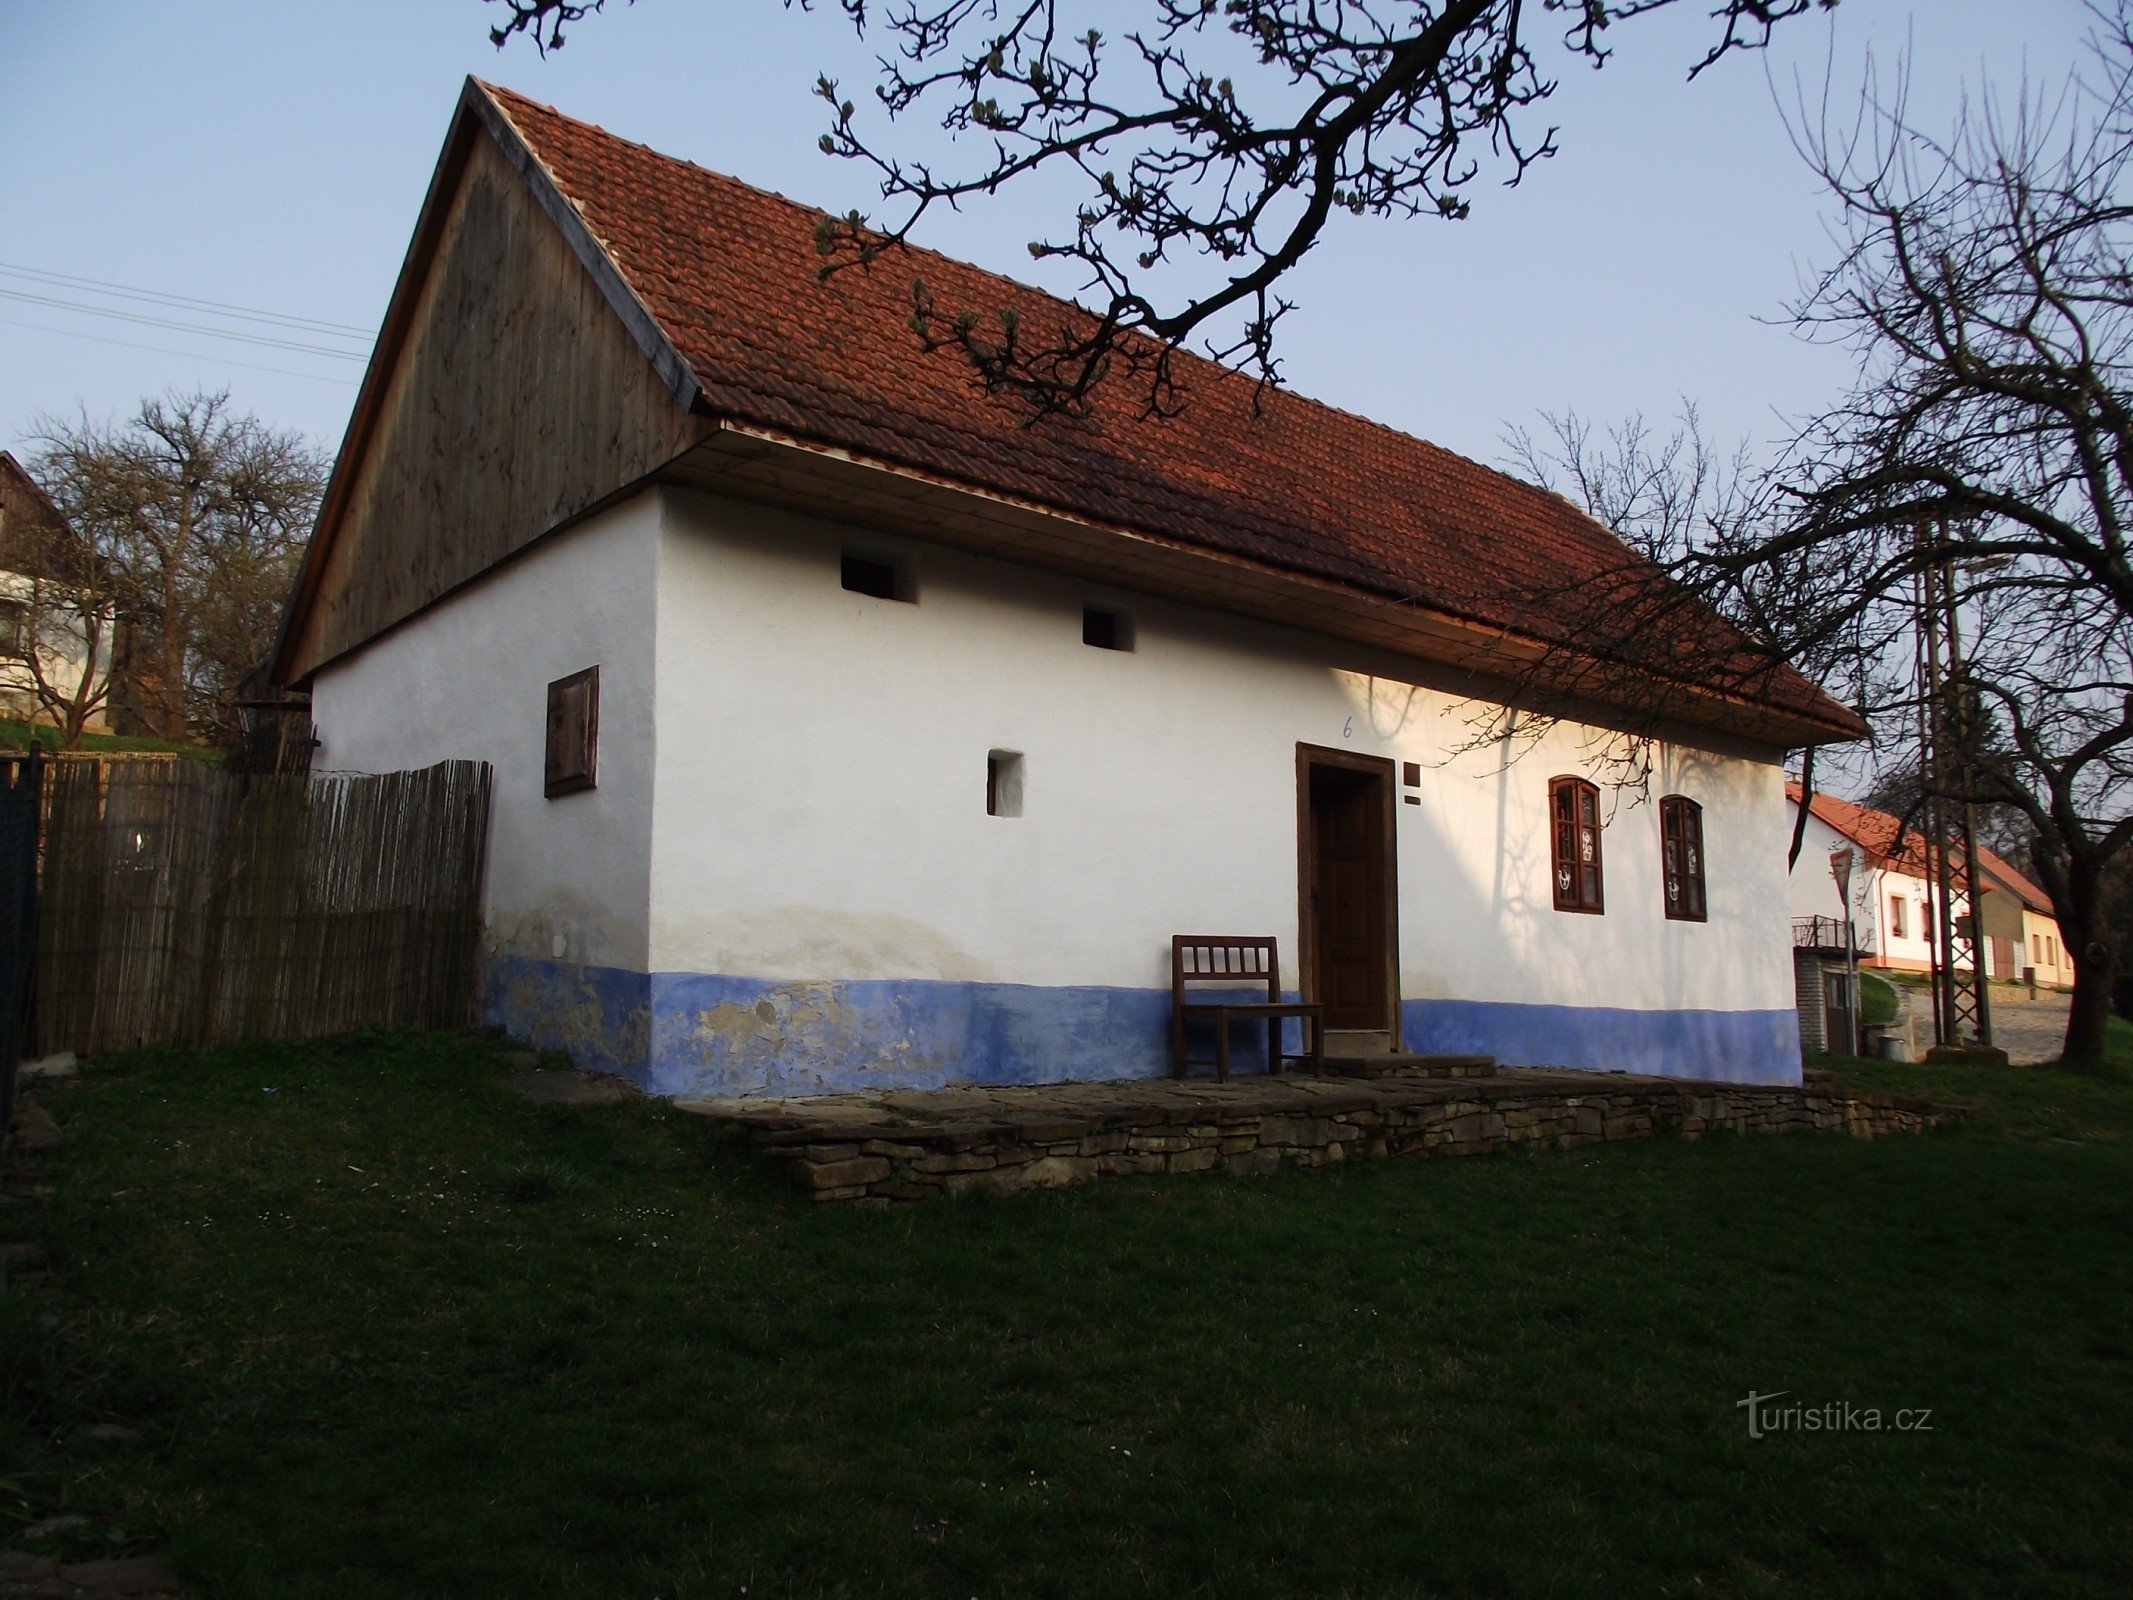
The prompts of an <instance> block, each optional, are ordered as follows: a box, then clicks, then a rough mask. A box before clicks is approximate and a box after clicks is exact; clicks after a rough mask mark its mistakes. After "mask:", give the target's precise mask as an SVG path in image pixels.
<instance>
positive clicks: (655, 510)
mask: <svg viewBox="0 0 2133 1600" xmlns="http://www.w3.org/2000/svg"><path fill="white" fill-rule="evenodd" d="M659 517H660V508H659V501H658V499H657V497H656V496H654V495H649V494H647V495H640V496H638V497H637V498H635V499H633V500H631V501H629V502H627V503H625V504H624V505H622V506H619V507H616V508H614V509H612V510H609V511H607V512H604V513H601V514H600V515H597V516H594V517H591V518H588V519H587V520H586V521H584V522H583V523H580V524H579V525H577V526H576V527H574V528H571V529H568V530H567V531H565V532H563V533H560V534H558V535H556V536H555V537H553V538H551V539H549V540H547V541H546V542H544V543H542V544H541V545H539V546H537V547H535V549H534V550H532V551H531V552H529V553H528V554H526V555H525V556H522V557H521V558H520V559H518V560H517V561H514V562H512V563H510V564H509V565H507V566H505V567H502V568H500V569H498V570H496V571H494V572H491V573H489V574H487V575H486V576H484V577H482V578H481V579H479V580H477V581H476V582H475V583H473V584H472V585H470V586H469V587H468V588H466V589H464V590H461V591H460V592H459V593H458V594H457V595H454V596H453V597H452V598H450V599H448V600H446V601H444V602H443V603H441V604H439V605H437V606H435V607H433V608H432V609H431V610H429V611H426V612H424V613H423V614H421V615H420V616H418V617H415V618H414V619H412V620H411V621H409V622H407V623H405V624H403V625H402V626H400V627H398V628H396V629H394V630H393V631H392V632H390V633H387V634H385V635H384V636H382V637H381V638H378V639H375V640H373V641H371V643H369V644H368V645H365V646H364V647H363V648H362V649H361V650H360V651H358V652H357V653H356V654H354V655H353V656H351V657H349V658H347V659H345V660H343V661H339V662H336V663H334V664H333V665H331V666H328V667H326V668H323V669H322V670H321V671H320V672H319V673H318V675H317V679H316V681H315V683H314V685H313V689H312V708H313V711H312V714H313V717H314V719H315V720H316V722H317V723H318V728H319V736H320V738H321V740H322V741H323V746H322V748H321V749H320V750H319V751H318V753H317V757H316V760H315V762H314V765H315V767H317V768H319V769H322V770H340V771H357V772H389V771H394V770H397V769H400V768H406V767H422V766H428V765H430V764H431V763H433V762H437V761H444V760H451V759H469V760H481V761H488V762H490V763H491V764H493V765H494V767H495V769H496V791H495V810H494V813H493V820H492V822H491V827H490V835H489V868H488V882H487V889H486V912H487V919H488V933H489V942H490V945H491V948H492V949H493V950H496V951H500V952H502V953H506V954H511V955H523V956H532V957H536V958H540V959H543V960H551V959H561V960H566V961H570V962H575V963H590V964H593V965H599V966H615V967H624V968H630V969H633V970H637V971H643V970H645V961H646V956H647V946H646V941H645V916H646V901H647V893H648V890H647V875H648V873H649V871H650V862H651V842H650V841H651V819H652V775H653V761H654V734H655V726H654V719H653V680H652V667H653V637H652V628H653V619H654V614H655V609H656V608H655V601H654V589H655V584H656V578H657V569H658V558H659ZM590 666H598V667H599V669H600V745H599V767H598V771H599V786H598V787H597V788H595V789H591V790H587V791H584V792H582V793H579V794H572V795H564V796H560V797H558V798H557V799H554V800H548V799H544V798H543V797H542V794H541V789H542V781H543V765H544V760H545V754H546V747H547V715H548V685H549V683H550V682H551V681H553V680H554V679H557V678H560V677H563V676H565V675H566V674H569V673H572V672H576V671H578V670H579V669H581V668H584V667H590Z"/></svg>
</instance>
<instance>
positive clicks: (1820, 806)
mask: <svg viewBox="0 0 2133 1600" xmlns="http://www.w3.org/2000/svg"><path fill="white" fill-rule="evenodd" d="M1785 793H1786V795H1787V796H1788V797H1790V799H1791V800H1792V802H1793V804H1794V805H1798V804H1799V801H1800V786H1799V785H1798V784H1797V783H1791V782H1788V783H1787V784H1786V785H1785ZM1807 809H1808V810H1809V811H1810V812H1811V813H1813V815H1815V816H1816V817H1818V818H1820V819H1821V820H1822V821H1823V822H1826V823H1827V824H1829V826H1830V827H1832V828H1835V829H1836V830H1837V832H1839V833H1841V834H1843V835H1844V836H1845V838H1847V839H1849V840H1851V841H1852V842H1853V843H1854V844H1857V845H1859V846H1860V847H1861V848H1862V849H1864V850H1865V851H1866V853H1867V855H1868V857H1869V858H1870V859H1871V860H1872V861H1873V862H1874V863H1875V864H1876V865H1879V866H1892V867H1895V868H1896V869H1897V870H1898V871H1900V872H1908V873H1910V874H1912V875H1913V876H1914V877H1921V878H1922V877H1925V876H1926V875H1927V874H1928V871H1929V870H1930V869H1929V867H1928V865H1927V863H1928V862H1929V861H1930V860H1931V859H1932V857H1931V855H1930V854H1929V852H1928V847H1927V843H1926V836H1925V835H1924V834H1922V833H1920V832H1919V831H1918V830H1917V829H1916V828H1905V827H1904V826H1903V824H1902V823H1901V822H1900V821H1899V820H1898V819H1897V818H1895V817H1892V816H1890V815H1889V814H1888V813H1887V812H1886V811H1876V810H1875V809H1874V808H1873V807H1872V806H1863V805H1860V804H1859V803H1858V802H1857V801H1856V800H1841V799H1839V798H1838V797H1837V796H1835V795H1833V794H1822V793H1820V792H1819V791H1818V792H1817V793H1816V795H1815V797H1814V800H1813V801H1812V802H1811V803H1810V804H1809V806H1808V808H1807ZM1899 834H1901V836H1902V837H1901V839H1900V840H1899V838H1898V835H1899ZM1977 855H1978V862H1979V864H1980V865H1981V866H1982V867H1983V868H1984V869H1985V876H1986V877H1988V878H1990V879H1992V880H1993V881H1994V884H1995V886H1996V887H1998V888H2001V889H2004V890H2006V891H2007V892H2008V893H2009V894H2011V895H2013V896H2014V897H2015V898H2016V899H2018V900H2020V901H2021V902H2022V903H2023V904H2024V905H2026V906H2028V907H2029V909H2030V910H2032V911H2035V912H2039V913H2041V914H2042V915H2044V916H2047V917H2051V916H2056V915H2057V913H2056V912H2054V911H2053V909H2052V901H2051V896H2050V895H2048V894H2046V893H2045V892H2044V890H2043V889H2042V888H2040V887H2039V886H2038V885H2037V884H2035V883H2033V882H2031V881H2030V879H2029V878H2028V877H2027V876H2025V875H2024V874H2023V873H2022V872H2021V871H2020V870H2019V869H2017V868H2016V867H2015V866H2014V865H2013V864H2012V863H2011V862H2009V861H2008V860H2007V858H2006V857H2004V856H2001V855H1998V854H1996V853H1995V852H1993V851H1991V850H1988V849H1986V848H1985V847H1984V846H1983V845H1979V846H1978V851H1977Z"/></svg>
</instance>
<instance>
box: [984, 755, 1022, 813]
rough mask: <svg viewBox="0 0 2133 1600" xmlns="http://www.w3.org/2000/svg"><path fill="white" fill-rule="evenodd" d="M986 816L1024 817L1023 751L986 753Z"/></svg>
mask: <svg viewBox="0 0 2133 1600" xmlns="http://www.w3.org/2000/svg"><path fill="white" fill-rule="evenodd" d="M985 815H987V816H988V817H1019V816H1021V815H1022V752H1021V751H1019V750H988V751H986V752H985Z"/></svg>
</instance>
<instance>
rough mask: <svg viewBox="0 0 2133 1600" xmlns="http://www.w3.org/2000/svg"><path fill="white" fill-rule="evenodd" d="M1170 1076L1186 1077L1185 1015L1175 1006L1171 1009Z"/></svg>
mask: <svg viewBox="0 0 2133 1600" xmlns="http://www.w3.org/2000/svg"><path fill="white" fill-rule="evenodd" d="M1170 1075H1171V1076H1172V1077H1173V1078H1182V1077H1184V1076H1185V1013H1184V1012H1182V1011H1180V1010H1179V1009H1178V1008H1177V1007H1176V1006H1175V1005H1173V1006H1172V1007H1171V1008H1170Z"/></svg>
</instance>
